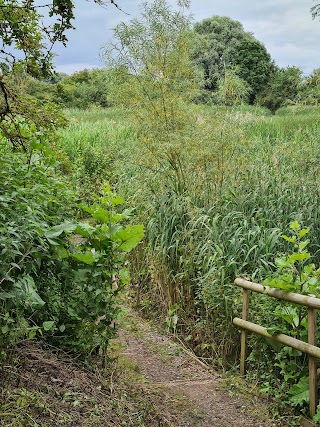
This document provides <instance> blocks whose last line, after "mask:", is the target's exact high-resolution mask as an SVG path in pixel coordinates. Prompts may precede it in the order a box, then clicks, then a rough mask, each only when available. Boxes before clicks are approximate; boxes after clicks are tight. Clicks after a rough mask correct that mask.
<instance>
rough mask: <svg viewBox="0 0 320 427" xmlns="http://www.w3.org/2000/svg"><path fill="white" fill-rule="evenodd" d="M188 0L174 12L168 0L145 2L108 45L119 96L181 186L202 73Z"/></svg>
mask: <svg viewBox="0 0 320 427" xmlns="http://www.w3.org/2000/svg"><path fill="white" fill-rule="evenodd" d="M185 6H187V4H186V2H180V8H179V9H178V10H177V11H176V10H173V9H172V8H171V7H170V6H169V5H168V4H167V3H166V1H165V0H155V1H153V2H152V3H150V4H149V3H144V5H143V11H142V14H141V16H140V17H139V18H138V19H133V20H131V21H130V22H129V23H121V24H119V25H118V26H117V27H116V29H115V30H114V34H113V38H112V43H111V45H110V46H109V47H108V48H106V49H105V57H106V60H107V64H108V66H109V67H110V68H111V70H113V73H114V79H115V82H116V84H115V85H114V88H115V91H114V96H113V100H114V102H116V103H118V104H119V103H120V104H121V105H124V106H125V107H127V108H128V109H129V111H130V112H131V113H132V114H133V115H134V116H135V122H136V123H137V124H138V126H139V134H140V136H141V138H142V140H143V143H144V145H145V147H147V148H148V152H149V153H151V155H152V157H153V158H154V157H155V158H157V159H158V160H159V162H160V164H161V165H162V166H163V167H164V168H167V167H168V165H169V167H170V168H171V171H172V170H173V171H174V176H175V178H176V180H177V182H178V184H177V187H179V189H181V187H182V182H183V181H184V178H183V172H182V166H181V153H182V151H183V149H184V148H183V147H184V144H185V140H184V132H185V129H186V126H187V125H188V123H190V113H189V112H188V111H187V108H186V103H187V102H189V101H190V100H191V99H192V96H193V92H194V88H195V86H196V85H197V75H196V72H195V68H194V65H193V62H192V60H191V57H190V53H191V43H192V40H193V39H192V37H191V23H190V19H189V18H188V17H187V16H185V13H184V11H185Z"/></svg>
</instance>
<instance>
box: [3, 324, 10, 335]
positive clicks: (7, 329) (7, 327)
mask: <svg viewBox="0 0 320 427" xmlns="http://www.w3.org/2000/svg"><path fill="white" fill-rule="evenodd" d="M1 332H2V333H3V335H5V334H6V333H7V332H9V326H8V325H4V326H2V328H1Z"/></svg>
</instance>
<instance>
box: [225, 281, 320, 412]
mask: <svg viewBox="0 0 320 427" xmlns="http://www.w3.org/2000/svg"><path fill="white" fill-rule="evenodd" d="M235 284H236V285H237V286H240V287H241V288H243V307H242V319H239V318H238V317H236V318H234V319H233V323H234V324H235V325H236V326H238V327H240V328H241V329H242V332H241V356H240V374H241V375H243V376H244V375H245V373H246V358H247V335H248V332H247V331H251V332H255V333H256V334H259V335H262V336H263V337H265V338H268V339H270V340H273V341H276V342H279V343H281V344H284V345H287V346H289V347H292V348H294V349H296V350H300V351H302V352H303V353H306V354H308V356H309V391H310V416H311V418H312V417H313V416H314V415H315V413H316V410H317V406H318V398H317V359H319V358H320V348H319V347H316V332H317V330H316V329H317V310H319V309H320V299H319V298H315V297H314V296H307V295H301V294H296V293H293V292H286V291H282V290H280V289H276V288H270V287H268V286H263V285H261V284H259V283H253V282H249V281H248V280H244V279H236V280H235ZM250 291H253V292H258V293H261V294H265V295H268V296H270V297H273V298H276V299H279V300H284V301H288V302H291V303H294V304H298V305H302V306H305V307H308V342H307V343H306V342H304V341H300V340H298V339H296V338H293V337H290V336H288V335H285V334H274V335H271V334H269V333H268V332H267V328H264V327H263V326H259V325H256V324H255V323H251V322H249V321H248V318H249V296H250Z"/></svg>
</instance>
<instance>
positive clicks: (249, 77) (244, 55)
mask: <svg viewBox="0 0 320 427" xmlns="http://www.w3.org/2000/svg"><path fill="white" fill-rule="evenodd" d="M234 62H235V65H237V66H238V73H237V74H238V75H239V77H241V78H242V79H243V80H245V81H246V82H247V83H248V84H249V86H250V88H251V92H250V103H253V102H254V100H255V97H256V96H257V94H258V93H260V92H261V90H262V89H263V87H264V86H265V85H266V84H267V82H268V80H269V77H270V75H271V74H272V72H273V71H274V69H275V66H274V64H273V62H272V60H271V56H270V55H269V53H268V52H267V49H266V48H265V46H264V45H263V44H262V43H261V42H259V41H258V40H255V39H254V38H251V37H248V38H245V39H244V40H242V41H241V43H240V45H239V46H238V49H237V52H236V54H235V58H234Z"/></svg>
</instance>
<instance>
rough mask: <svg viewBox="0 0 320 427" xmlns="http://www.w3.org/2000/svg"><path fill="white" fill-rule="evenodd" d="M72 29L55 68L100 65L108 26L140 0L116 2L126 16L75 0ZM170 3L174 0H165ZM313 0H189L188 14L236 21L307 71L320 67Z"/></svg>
mask: <svg viewBox="0 0 320 427" xmlns="http://www.w3.org/2000/svg"><path fill="white" fill-rule="evenodd" d="M76 3H77V8H76V13H75V16H76V22H75V24H76V27H77V29H76V31H73V32H69V44H68V46H67V48H66V49H64V48H63V47H61V46H60V47H58V49H57V52H58V54H59V57H58V58H56V63H57V64H58V67H59V69H61V67H67V68H65V69H69V70H72V67H74V69H77V70H78V69H79V68H78V67H79V66H80V65H81V64H83V65H84V66H85V67H87V68H88V67H89V66H92V67H94V66H101V65H102V64H101V61H100V58H99V50H100V48H101V46H102V45H103V44H105V43H106V41H107V40H108V39H110V38H111V36H112V29H113V28H114V27H115V26H116V25H117V24H118V23H119V22H120V21H124V20H128V19H131V18H133V17H134V16H137V15H138V12H139V4H140V3H141V2H140V1H138V0H118V2H117V3H118V4H119V6H121V7H122V8H123V10H124V11H126V12H127V13H129V14H130V15H129V16H128V15H125V14H124V13H123V12H120V11H119V10H117V9H116V8H115V7H113V6H111V5H110V6H108V8H107V10H105V9H102V8H100V7H99V6H97V5H95V4H94V3H93V1H91V2H86V1H84V0H82V1H81V2H80V1H79V2H76ZM169 3H170V4H171V5H174V4H176V1H175V0H169ZM312 5H313V1H312V0H308V1H301V0H264V1H258V0H228V1H226V0H225V1H221V0H191V13H192V14H193V16H194V19H195V21H200V20H202V19H204V18H209V17H211V16H213V15H223V16H229V17H230V18H232V19H235V20H238V21H240V22H241V23H242V24H243V26H244V28H245V30H246V31H250V32H253V33H254V35H255V36H256V38H257V39H258V40H260V41H261V42H262V43H264V44H265V46H266V48H267V50H268V51H269V53H270V54H271V56H272V58H273V59H274V60H275V62H276V63H277V64H278V65H280V66H286V65H298V66H301V67H302V68H303V69H304V71H305V72H307V73H308V72H310V71H311V70H312V69H314V68H318V67H320V57H319V47H318V41H319V39H320V22H319V20H312V17H311V13H310V8H311V7H312Z"/></svg>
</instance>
